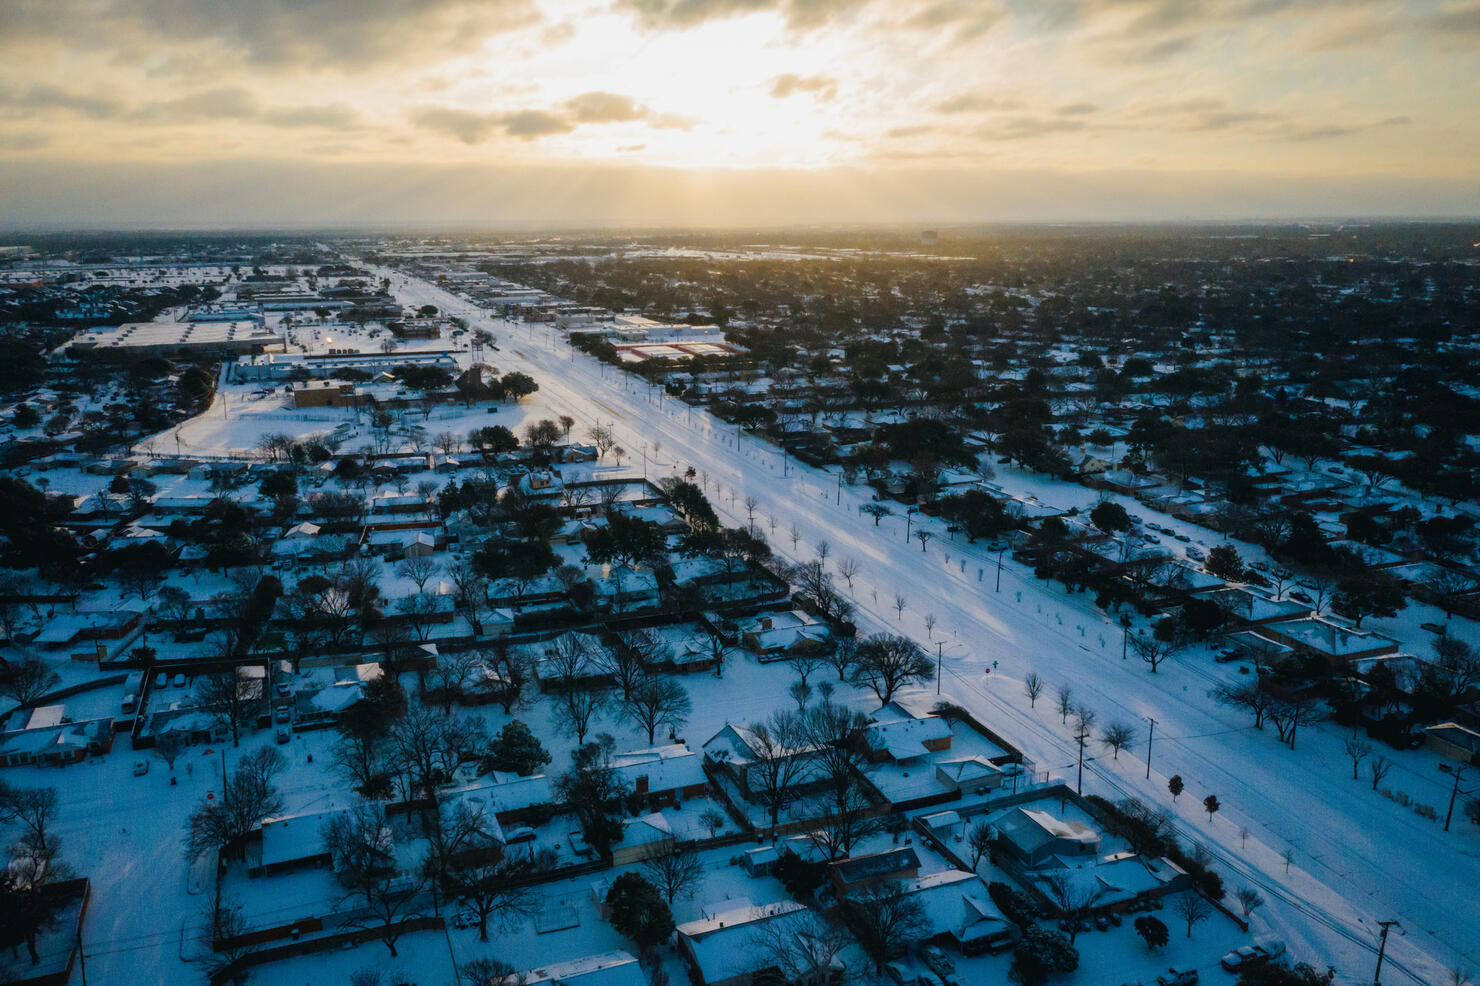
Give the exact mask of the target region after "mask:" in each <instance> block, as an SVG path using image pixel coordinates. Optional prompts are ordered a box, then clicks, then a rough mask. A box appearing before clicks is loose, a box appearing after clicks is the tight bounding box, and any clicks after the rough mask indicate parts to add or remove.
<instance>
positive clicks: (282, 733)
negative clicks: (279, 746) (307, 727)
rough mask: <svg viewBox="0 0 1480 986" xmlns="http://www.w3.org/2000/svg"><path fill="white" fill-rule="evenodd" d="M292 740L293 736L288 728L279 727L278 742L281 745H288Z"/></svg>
mask: <svg viewBox="0 0 1480 986" xmlns="http://www.w3.org/2000/svg"><path fill="white" fill-rule="evenodd" d="M291 738H292V735H291V734H290V733H289V732H288V727H287V726H279V727H278V730H277V741H278V742H279V743H286V742H288V740H289V739H291Z"/></svg>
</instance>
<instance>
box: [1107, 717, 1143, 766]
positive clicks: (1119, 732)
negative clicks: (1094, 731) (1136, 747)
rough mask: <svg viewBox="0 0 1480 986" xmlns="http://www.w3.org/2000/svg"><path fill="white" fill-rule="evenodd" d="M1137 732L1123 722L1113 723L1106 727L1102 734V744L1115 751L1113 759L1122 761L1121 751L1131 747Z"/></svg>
mask: <svg viewBox="0 0 1480 986" xmlns="http://www.w3.org/2000/svg"><path fill="white" fill-rule="evenodd" d="M1135 736H1136V731H1135V730H1134V729H1132V728H1131V727H1130V726H1129V725H1127V724H1126V723H1123V722H1112V723H1111V724H1110V725H1108V726H1106V727H1105V730H1104V732H1102V733H1101V734H1100V742H1102V743H1104V744H1105V745H1106V746H1107V747H1109V748H1110V749H1111V750H1114V751H1115V755H1114V757H1113V758H1112V759H1115V760H1119V759H1120V751H1121V750H1123V749H1125V748H1126V747H1127V746H1130V744H1131V740H1133V739H1135Z"/></svg>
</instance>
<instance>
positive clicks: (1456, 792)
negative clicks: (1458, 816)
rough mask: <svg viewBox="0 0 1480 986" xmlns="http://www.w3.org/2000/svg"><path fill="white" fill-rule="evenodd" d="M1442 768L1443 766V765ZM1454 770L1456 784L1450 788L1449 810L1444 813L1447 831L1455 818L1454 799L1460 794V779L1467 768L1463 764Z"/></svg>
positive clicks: (1445, 829)
mask: <svg viewBox="0 0 1480 986" xmlns="http://www.w3.org/2000/svg"><path fill="white" fill-rule="evenodd" d="M1446 766H1447V765H1446ZM1440 769H1443V768H1442V767H1441V768H1440ZM1452 772H1453V773H1454V786H1453V787H1451V788H1450V789H1449V811H1447V812H1445V814H1444V831H1446V832H1448V831H1449V822H1450V820H1451V819H1453V818H1454V799H1455V798H1456V797H1458V796H1459V779H1460V778H1461V777H1463V776H1464V773H1465V768H1464V766H1463V765H1460V766H1457V767H1454V768H1453V769H1452ZM1465 793H1466V794H1469V793H1470V792H1468V791H1466V792H1465Z"/></svg>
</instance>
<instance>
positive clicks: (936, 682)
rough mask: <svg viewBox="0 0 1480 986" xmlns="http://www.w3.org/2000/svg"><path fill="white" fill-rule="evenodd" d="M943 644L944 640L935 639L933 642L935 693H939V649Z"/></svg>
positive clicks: (940, 654) (940, 658)
mask: <svg viewBox="0 0 1480 986" xmlns="http://www.w3.org/2000/svg"><path fill="white" fill-rule="evenodd" d="M945 644H946V642H945V641H944V640H937V641H936V642H935V694H937V695H939V694H940V665H941V660H942V651H941V649H942V648H943V647H945Z"/></svg>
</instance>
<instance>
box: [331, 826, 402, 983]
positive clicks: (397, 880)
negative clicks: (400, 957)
mask: <svg viewBox="0 0 1480 986" xmlns="http://www.w3.org/2000/svg"><path fill="white" fill-rule="evenodd" d="M322 835H323V840H324V849H325V851H326V852H327V853H328V854H329V859H330V865H331V866H332V867H333V869H334V876H335V879H336V881H337V882H338V883H339V885H340V887H342V888H343V889H344V896H343V899H342V900H341V901H340V905H339V908H338V909H340V910H342V911H343V912H344V914H345V916H346V919H347V921H346V923H347V924H349V925H350V926H351V927H357V928H362V929H373V930H374V931H375V932H376V934H377V935H378V936H379V938H380V940H381V943H382V944H384V945H385V947H386V949H388V950H389V951H390V953H391V956H392V957H393V958H394V957H395V956H396V955H397V952H396V942H397V941H399V940H400V938H401V936H402V935H404V934H405V933H406V928H405V922H406V921H407V919H409V918H411V917H414V916H415V912H416V900H417V898H418V897H419V896H420V893H421V890H422V888H423V887H424V886H425V882H426V878H425V876H424V875H423V873H422V872H421V871H420V870H417V869H411V870H409V871H403V870H402V869H401V868H400V867H399V865H398V863H397V860H396V839H395V834H394V831H393V830H392V828H391V826H390V823H389V822H388V821H387V819H386V816H385V809H384V808H383V807H382V806H381V805H380V804H379V803H378V802H374V801H362V802H360V803H358V804H356V805H354V806H353V807H351V808H349V809H346V810H345V811H343V812H339V813H337V814H335V815H333V816H331V817H330V819H329V820H328V822H326V823H325V825H324V829H323V833H322Z"/></svg>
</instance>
